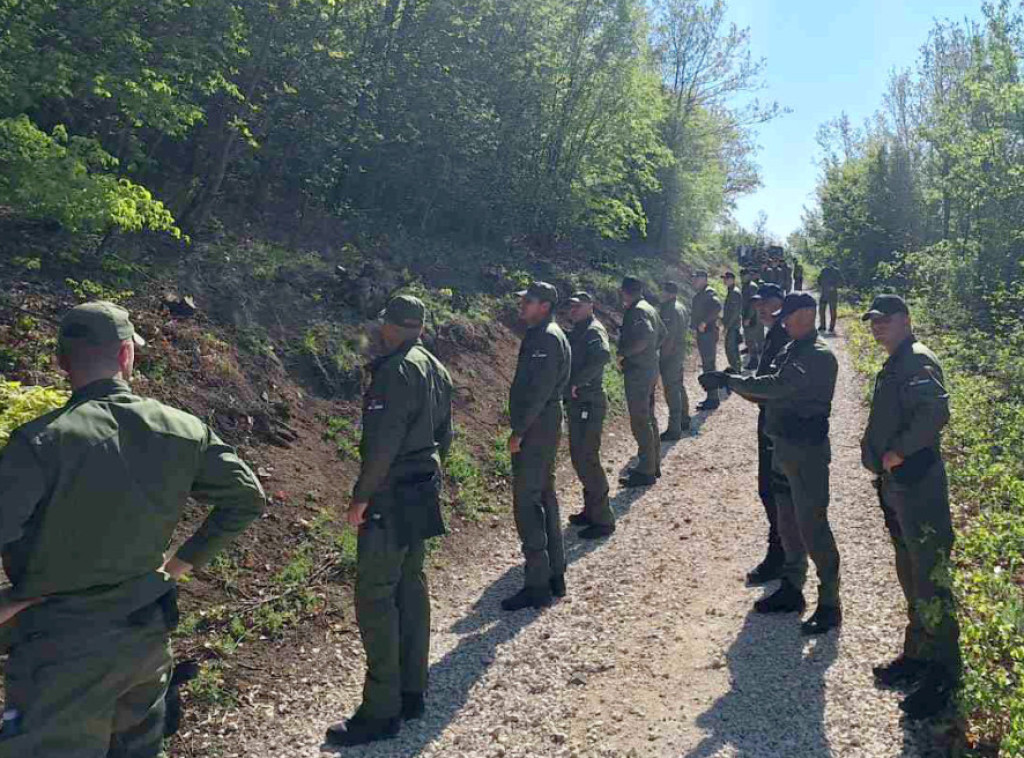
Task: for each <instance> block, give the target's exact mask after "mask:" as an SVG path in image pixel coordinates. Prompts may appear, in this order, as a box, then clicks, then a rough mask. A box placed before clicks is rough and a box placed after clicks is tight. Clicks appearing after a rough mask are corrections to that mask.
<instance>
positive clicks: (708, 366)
mask: <svg viewBox="0 0 1024 758" xmlns="http://www.w3.org/2000/svg"><path fill="white" fill-rule="evenodd" d="M693 288H694V291H695V294H694V296H693V304H692V306H691V307H690V328H691V329H693V330H694V332H695V333H696V335H697V351H698V352H699V353H700V362H701V369H702V370H703V371H704V373H709V372H711V371H714V370H715V362H716V359H717V357H718V315H719V314H720V313H721V312H722V302H721V300H719V299H718V295H717V294H716V293H715V291H714V290H713V289H712V288H711V286H710V285H709V284H708V272H707V271H695V272H694V274H693ZM737 368H738V367H737ZM718 406H719V397H718V390H713V391H712V390H709V391H708V396H707V398H706V399H705V400H704V401H703V402H702V403H698V405H697V410H699V411H711V410H714V409H715V408H717V407H718Z"/></svg>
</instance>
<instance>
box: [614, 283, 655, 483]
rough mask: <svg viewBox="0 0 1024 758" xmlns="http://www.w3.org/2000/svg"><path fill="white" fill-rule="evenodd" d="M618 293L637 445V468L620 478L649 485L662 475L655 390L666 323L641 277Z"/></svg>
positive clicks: (623, 359) (624, 368) (623, 358)
mask: <svg viewBox="0 0 1024 758" xmlns="http://www.w3.org/2000/svg"><path fill="white" fill-rule="evenodd" d="M619 295H620V296H621V297H622V305H623V306H624V307H625V309H626V312H625V313H624V314H622V330H621V331H620V332H619V345H618V350H619V368H621V369H622V376H623V381H624V383H625V389H626V405H627V406H628V407H629V425H630V428H631V429H632V430H633V436H634V437H635V438H636V444H637V464H636V468H634V469H631V470H630V472H629V473H628V474H627V475H626V476H625V477H623V478H622V479H620V480H619V481H620V483H621V484H622V486H623V487H648V486H650V485H652V484H654V483H655V482H656V481H657V479H658V477H659V476H661V438H660V435H659V434H658V418H657V416H655V415H654V407H655V400H654V392H655V390H656V389H657V386H658V366H659V363H660V359H659V357H658V356H659V350H660V349H661V345H662V343H663V342H664V341H665V324H664V322H663V321H662V320H661V316H659V315H658V312H657V311H656V310H655V309H654V306H653V305H651V304H650V303H648V302H647V300H645V299H644V285H643V282H641V281H640V280H639V279H634V278H633V277H631V276H627V277H626V278H625V279H623V280H622V288H621V289H620V290H619Z"/></svg>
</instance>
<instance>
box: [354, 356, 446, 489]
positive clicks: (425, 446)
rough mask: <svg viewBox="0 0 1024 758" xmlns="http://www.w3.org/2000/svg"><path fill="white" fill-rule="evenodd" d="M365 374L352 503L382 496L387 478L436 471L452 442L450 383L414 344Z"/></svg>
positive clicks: (439, 366)
mask: <svg viewBox="0 0 1024 758" xmlns="http://www.w3.org/2000/svg"><path fill="white" fill-rule="evenodd" d="M370 371H371V373H372V378H371V381H370V387H369V389H368V390H367V391H366V393H365V395H364V397H363V434H362V438H361V440H360V443H359V453H360V458H361V460H362V465H361V467H360V469H359V478H358V479H357V480H356V484H355V487H354V489H353V492H352V499H353V500H355V501H357V502H368V501H369V500H370V498H371V497H373V496H374V495H375V494H377V493H379V492H382V491H385V490H387V489H388V488H389V487H390V486H391V484H392V482H391V479H392V475H393V474H396V473H401V472H404V471H409V470H413V469H415V470H416V471H420V470H422V469H424V468H435V469H436V470H440V466H441V463H442V462H443V461H444V459H445V458H447V457H448V451H449V449H450V448H451V444H452V440H453V438H454V436H455V431H454V430H455V427H454V425H453V422H452V386H453V385H452V378H451V376H450V375H449V373H448V370H447V369H446V368H445V367H444V366H443V365H442V364H441V362H440V361H439V360H438V359H437V358H435V357H434V355H433V354H432V353H431V352H430V351H428V350H427V349H426V348H425V347H424V346H423V344H422V343H421V342H420V341H419V340H415V341H412V342H408V343H406V344H405V345H402V346H401V347H400V348H398V349H397V350H395V351H394V352H392V353H390V354H388V355H386V356H383V357H382V358H378V359H377V360H375V361H374V362H373V363H372V364H370Z"/></svg>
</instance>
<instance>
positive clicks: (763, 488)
mask: <svg viewBox="0 0 1024 758" xmlns="http://www.w3.org/2000/svg"><path fill="white" fill-rule="evenodd" d="M784 298H785V295H784V294H783V292H782V287H780V286H779V285H777V284H762V285H761V286H760V287H759V288H758V290H757V292H756V294H754V296H753V297H752V298H751V305H752V307H753V308H754V309H756V311H757V314H756V316H755V318H757V319H758V323H761V324H765V325H767V326H768V333H767V334H766V335H765V338H764V346H763V349H762V350H761V355H760V359H759V361H758V365H757V371H756V372H755V375H756V376H767V375H769V374H771V373H773V372H774V370H775V358H776V357H777V356H778V354H779V352H781V350H782V348H783V347H785V346H786V344H787V343H788V342H789V335H788V334H786V330H785V329H783V328H782V322H780V321H779V320H778V319H777V318H775V313H776V312H777V311H779V310H780V309H781V308H782V301H783V299H784ZM757 405H758V412H757V494H758V495H759V496H760V498H761V504H762V505H764V513H765V516H766V517H767V519H768V552H767V553H766V554H765V557H764V560H763V561H761V563H759V564H758V565H757V566H756V567H755V568H754V569H752V570H751V571H749V572H748V573H747V582H749V583H750V584H751V585H755V586H757V585H761V584H767V583H768V582H770V581H772V580H773V579H778V578H779V577H780V576H781V575H782V566H783V564H784V563H785V558H786V554H785V551H784V550H783V548H782V538H781V537H780V536H779V516H778V506H777V505H776V504H775V490H776V489H777V488H778V489H783V490H788V489H789V481H788V480H787V479H786V477H785V475H784V474H781V473H775V472H773V470H772V441H771V438H770V437H769V436H768V435H767V434H765V433H764V421H765V411H764V406H765V404H764V403H758V404H757Z"/></svg>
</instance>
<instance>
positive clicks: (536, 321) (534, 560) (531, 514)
mask: <svg viewBox="0 0 1024 758" xmlns="http://www.w3.org/2000/svg"><path fill="white" fill-rule="evenodd" d="M518 294H519V297H520V300H519V318H520V319H521V320H522V321H523V323H525V324H526V326H527V329H526V335H525V336H524V337H523V342H522V344H521V345H520V347H519V362H518V363H517V364H516V375H515V378H514V379H513V380H512V389H511V390H510V391H509V419H510V421H511V423H512V436H511V437H510V438H509V441H508V448H509V451H510V452H511V454H512V498H513V501H512V507H513V510H514V512H515V519H516V529H517V530H518V531H519V539H520V540H521V541H522V543H523V557H524V558H525V560H526V576H525V586H524V587H523V589H521V590H520V591H519V592H517V593H516V594H515V595H512V596H511V597H508V598H506V599H505V600H503V601H502V603H501V607H502V608H504V609H505V610H506V611H518V610H520V609H521V608H543V607H545V606H548V605H551V602H552V597H563V596H564V595H565V547H564V544H563V542H562V524H561V520H560V518H559V513H558V496H557V495H556V494H555V459H556V457H557V455H558V444H559V442H560V440H561V438H562V397H563V396H564V395H565V392H566V389H567V387H568V384H569V375H570V373H571V371H572V356H571V353H570V348H569V340H568V339H566V336H565V333H564V332H563V331H562V328H561V327H560V326H559V325H558V324H557V323H555V321H554V315H555V306H556V305H557V304H558V290H556V289H555V288H554V286H552V285H550V284H548V283H547V282H534V283H533V284H531V285H530V287H529V289H527V290H525V291H523V292H520V293H518Z"/></svg>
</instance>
